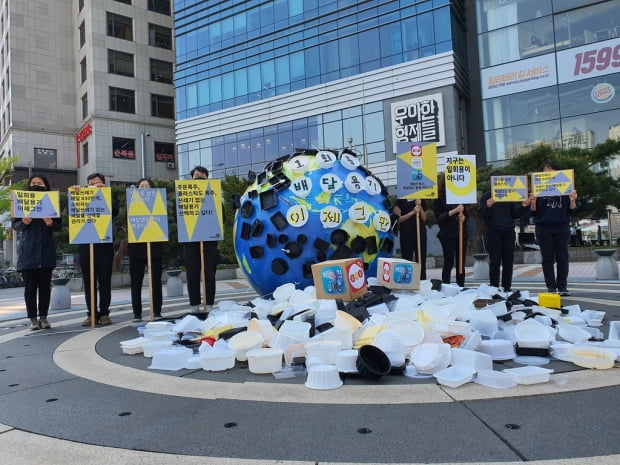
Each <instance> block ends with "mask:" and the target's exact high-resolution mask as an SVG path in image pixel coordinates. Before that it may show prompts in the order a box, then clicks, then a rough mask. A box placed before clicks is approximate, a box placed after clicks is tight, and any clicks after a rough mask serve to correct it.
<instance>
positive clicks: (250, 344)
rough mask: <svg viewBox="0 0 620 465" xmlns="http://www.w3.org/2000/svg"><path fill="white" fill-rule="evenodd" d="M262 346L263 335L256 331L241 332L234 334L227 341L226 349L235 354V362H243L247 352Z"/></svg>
mask: <svg viewBox="0 0 620 465" xmlns="http://www.w3.org/2000/svg"><path fill="white" fill-rule="evenodd" d="M262 344H263V335H262V334H261V333H257V332H256V331H242V332H240V333H237V334H235V335H234V336H233V337H231V338H230V339H229V340H228V347H229V348H231V349H232V350H234V351H235V352H236V353H237V354H236V357H237V360H239V361H240V362H245V361H246V360H247V359H248V357H247V352H248V351H249V350H252V349H256V348H258V347H260V346H262Z"/></svg>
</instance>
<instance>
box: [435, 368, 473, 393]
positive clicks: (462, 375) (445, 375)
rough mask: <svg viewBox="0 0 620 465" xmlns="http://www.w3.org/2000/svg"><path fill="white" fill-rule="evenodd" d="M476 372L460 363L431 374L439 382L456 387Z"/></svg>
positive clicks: (471, 377) (470, 378)
mask: <svg viewBox="0 0 620 465" xmlns="http://www.w3.org/2000/svg"><path fill="white" fill-rule="evenodd" d="M475 373H476V372H475V371H474V370H473V369H471V368H468V367H465V366H461V365H453V366H451V367H448V368H446V369H444V370H441V371H438V372H437V373H435V374H434V375H433V376H434V377H435V378H436V379H437V382H438V383H439V384H442V385H444V386H448V387H451V388H457V387H459V386H462V385H463V384H465V383H469V382H470V381H471V380H472V379H473V378H474V374H475Z"/></svg>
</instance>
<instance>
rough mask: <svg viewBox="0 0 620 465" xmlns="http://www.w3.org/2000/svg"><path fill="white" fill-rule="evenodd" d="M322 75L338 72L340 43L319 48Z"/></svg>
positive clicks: (327, 44) (332, 43)
mask: <svg viewBox="0 0 620 465" xmlns="http://www.w3.org/2000/svg"><path fill="white" fill-rule="evenodd" d="M319 54H320V59H321V68H320V69H321V74H325V73H329V72H333V71H338V42H336V41H332V42H328V43H326V44H323V45H320V46H319Z"/></svg>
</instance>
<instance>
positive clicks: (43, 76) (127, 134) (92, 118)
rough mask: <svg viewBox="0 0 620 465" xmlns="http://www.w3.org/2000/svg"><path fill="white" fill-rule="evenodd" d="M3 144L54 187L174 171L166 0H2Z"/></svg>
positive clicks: (20, 166) (23, 173) (22, 170)
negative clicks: (90, 178) (99, 176)
mask: <svg viewBox="0 0 620 465" xmlns="http://www.w3.org/2000/svg"><path fill="white" fill-rule="evenodd" d="M1 5H2V6H1V9H0V18H1V24H0V41H1V44H2V49H1V55H2V63H1V64H2V66H1V67H0V73H1V82H2V92H1V95H0V110H1V114H0V154H2V155H1V156H18V157H19V160H18V161H17V163H16V165H15V176H14V179H17V180H18V179H22V178H25V177H27V176H28V174H29V173H32V172H42V173H45V174H47V175H48V176H49V177H50V180H51V181H52V185H53V186H54V187H55V188H61V189H62V188H65V187H67V186H68V185H72V184H76V183H79V184H84V183H85V180H86V176H87V175H88V174H90V173H92V172H100V173H103V174H104V175H106V177H108V180H109V182H110V183H111V184H131V183H135V181H136V180H137V179H138V178H140V177H142V176H143V175H146V176H150V177H156V178H172V177H175V176H176V154H175V136H174V85H173V63H174V47H173V33H172V28H173V19H172V5H171V1H170V0H100V1H91V0H37V1H32V0H10V1H7V0H3V1H2V2H1Z"/></svg>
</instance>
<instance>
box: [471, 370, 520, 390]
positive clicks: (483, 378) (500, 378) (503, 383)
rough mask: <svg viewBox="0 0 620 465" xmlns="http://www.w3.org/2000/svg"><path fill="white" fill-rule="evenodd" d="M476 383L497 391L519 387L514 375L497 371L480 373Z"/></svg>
mask: <svg viewBox="0 0 620 465" xmlns="http://www.w3.org/2000/svg"><path fill="white" fill-rule="evenodd" d="M474 381H475V382H476V383H477V384H482V385H483V386H488V387H492V388H495V389H506V388H511V387H515V386H516V385H517V382H516V381H515V379H514V376H513V375H511V374H510V373H504V372H502V371H495V370H482V371H479V372H478V374H477V375H476V379H475V380H474Z"/></svg>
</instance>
